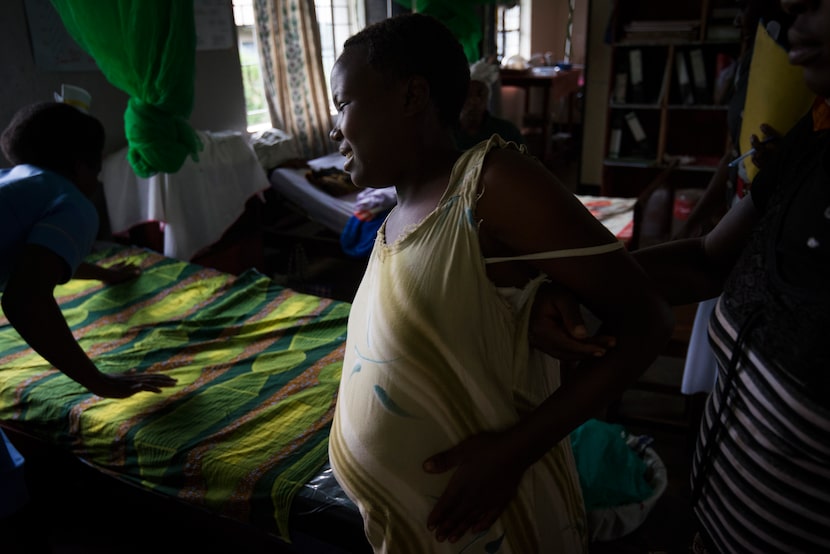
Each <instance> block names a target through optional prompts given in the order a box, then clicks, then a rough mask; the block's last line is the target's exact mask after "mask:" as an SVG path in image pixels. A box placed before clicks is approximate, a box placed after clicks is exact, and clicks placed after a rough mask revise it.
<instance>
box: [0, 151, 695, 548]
mask: <svg viewBox="0 0 830 554" xmlns="http://www.w3.org/2000/svg"><path fill="white" fill-rule="evenodd" d="M559 164H560V165H559V166H557V167H556V168H555V171H557V174H558V176H559V177H560V179H562V180H563V181H564V182H566V183H568V182H571V183H574V182H575V181H574V179H575V178H576V169H575V168H576V165H577V164H576V161H574V160H573V159H571V157H570V156H567V155H566V156H563V157H562V158H561V159H560V160H559ZM318 231H319V230H314V229H311V230H310V234H311V235H314V236H315V240H312V241H306V242H303V241H301V242H299V243H293V246H291V247H285V246H284V245H283V246H278V247H276V248H272V249H271V251H270V252H266V262H268V261H269V260H270V262H269V263H267V264H266V265H267V266H268V270H269V272H270V274H271V275H272V276H273V277H274V278H275V279H277V280H282V282H284V283H285V284H286V285H287V286H291V287H293V288H297V289H299V290H306V291H308V292H312V293H314V294H321V295H328V296H332V297H335V298H339V299H343V300H350V299H351V297H352V296H353V294H354V290H355V286H356V283H357V280H358V278H359V276H360V274H361V273H362V270H363V262H361V261H358V260H347V259H344V258H343V257H342V256H331V255H330V254H331V252H332V250H331V249H335V250H336V243H335V242H334V240H335V239H336V237H331V236H326V234H325V233H323V234H322V235H320V234H319V233H318ZM276 232H279V230H276ZM316 239H322V240H316ZM276 244H281V243H280V242H279V241H277V243H276ZM287 244H292V243H287ZM344 283H345V284H344ZM681 371H682V360H680V359H678V358H669V357H661V358H660V359H658V361H657V362H656V363H655V364H654V365H653V366H652V368H651V369H649V371H648V372H647V373H646V375H645V376H644V379H646V380H649V381H657V382H663V383H670V384H677V383H678V382H679V378H680V373H681ZM685 406H686V405H685V403H684V401H683V399H682V398H681V397H679V396H672V395H664V394H659V393H656V392H648V391H639V390H632V391H630V392H627V393H626V394H625V395H624V396H623V398H622V400H621V403H620V406H619V415H620V417H622V418H623V419H622V423H623V425H624V426H625V429H626V430H627V431H628V432H629V433H631V434H634V435H641V436H642V435H646V436H649V437H651V438H652V439H653V443H652V448H653V449H654V451H655V452H656V454H657V455H658V456H659V458H660V460H661V461H662V463H663V464H664V465H665V467H666V471H667V477H668V482H667V487H666V490H665V492H664V494H663V495H662V496H661V497H660V498H659V500H658V501H657V503H656V505H655V506H654V508H653V509H652V510H651V512H650V513H649V514H648V516H647V518H646V519H645V522H644V523H643V524H642V525H641V526H640V527H639V528H637V529H636V530H635V531H633V532H632V533H630V534H628V535H626V536H625V537H623V538H620V539H618V540H615V541H610V542H594V543H592V545H591V550H590V552H591V554H662V553H665V554H688V553H689V552H690V549H689V546H690V544H691V541H692V537H693V535H694V519H693V516H692V513H691V510H690V508H689V483H688V475H689V460H690V435H689V432H688V430H687V429H682V428H671V427H668V428H667V427H664V426H652V425H648V424H642V423H633V422H632V423H627V421H629V420H627V419H625V418H627V417H630V416H635V415H646V416H654V417H656V418H659V419H664V420H665V419H669V420H680V421H683V420H684V417H685V412H684V410H685ZM27 466H28V471H29V475H30V479H31V485H30V486H31V488H32V494H33V502H32V504H31V505H30V507H29V509H28V510H27V511H26V512H25V513H24V514H22V516H20V517H18V518H17V519H15V520H12V521H11V522H6V528H5V529H3V525H2V524H0V537H3V538H2V539H0V542H2V544H3V548H4V550H3V552H4V553H7V554H18V553H27V554H28V553H38V554H41V553H42V554H47V553H48V554H108V553H119V554H141V553H155V554H161V553H168V552H169V553H171V554H172V553H173V552H177V553H178V552H199V553H212V552H217V553H219V552H238V553H251V554H253V553H256V554H259V553H260V552H262V553H264V552H276V553H279V552H293V553H305V552H308V553H313V554H324V553H325V552H327V551H325V550H321V549H317V548H313V547H308V548H305V549H296V550H294V549H286V548H285V547H284V544H283V543H281V542H279V541H268V540H261V538H256V539H254V538H251V537H248V538H246V536H245V535H244V534H241V533H240V530H239V529H238V528H235V527H234V524H232V523H227V525H225V524H220V525H211V526H209V527H206V526H204V524H203V523H202V522H201V521H196V520H193V521H190V520H183V519H181V518H180V517H177V516H174V515H173V514H174V512H175V511H174V510H173V509H172V508H171V507H170V506H166V505H165V501H163V500H161V499H159V502H155V503H152V504H147V503H146V502H144V501H143V500H140V499H139V497H138V496H136V495H135V494H134V493H135V491H133V490H131V489H130V487H129V486H126V485H120V484H118V483H114V482H111V481H108V480H104V481H102V478H101V476H99V475H97V473H96V472H94V471H93V470H91V469H90V468H86V467H85V466H82V465H81V464H74V465H73V464H69V466H68V467H70V470H67V469H66V468H67V465H65V464H63V463H59V462H58V461H56V460H54V459H52V458H51V457H49V456H34V457H32V458H31V459H29V460H27ZM57 468H60V469H57ZM90 486H92V487H94V490H95V491H96V492H95V501H94V502H93V501H92V495H90V494H89V491H90V490H91V489H90V488H89V487H90ZM168 508H170V509H169V510H168ZM229 537H233V539H232V540H230V539H229ZM9 541H11V543H12V544H13V545H14V546H11V547H10V549H9Z"/></svg>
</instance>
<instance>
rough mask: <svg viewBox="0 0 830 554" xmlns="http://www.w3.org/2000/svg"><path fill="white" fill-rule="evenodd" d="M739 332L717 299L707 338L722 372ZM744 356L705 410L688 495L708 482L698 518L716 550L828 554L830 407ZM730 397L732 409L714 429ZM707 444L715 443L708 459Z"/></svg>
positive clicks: (722, 378) (754, 355)
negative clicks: (706, 453) (822, 404)
mask: <svg viewBox="0 0 830 554" xmlns="http://www.w3.org/2000/svg"><path fill="white" fill-rule="evenodd" d="M737 334H738V328H737V326H736V325H735V324H734V321H733V320H732V319H731V318H730V317H729V315H728V313H726V311H725V309H724V306H723V303H722V302H720V303H719V304H718V306H717V308H716V310H715V314H714V316H713V319H712V323H711V327H710V335H711V338H712V344H713V347H714V350H715V351H716V356H717V357H718V362H719V365H720V367H722V368H723V367H727V365H728V361H729V357H730V355H731V352H732V349H733V347H734V345H735V338H736V337H737ZM742 351H743V352H744V354H745V356H741V362H740V363H739V364H738V367H737V372H736V373H735V375H734V376H733V378H732V380H731V386H730V385H729V384H728V382H729V377H728V376H727V375H724V374H723V373H721V374H720V375H719V380H718V385H717V387H716V389H715V391H714V392H713V395H712V397H711V398H710V400H709V403H708V404H707V406H706V412H705V414H704V419H703V423H702V427H701V433H700V439H699V442H698V446H697V450H696V452H695V459H694V465H693V469H692V490H693V491H695V490H696V486H698V485H699V484H701V483H702V482H705V485H703V486H702V488H701V496H700V500H699V502H698V503H697V505H696V506H695V514H696V515H697V517H698V519H699V520H700V523H701V526H702V527H703V529H704V530H705V531H706V534H707V535H708V537H709V539H710V542H711V544H712V545H713V546H714V547H715V548H716V550H717V551H719V552H759V553H769V552H785V551H786V552H788V553H796V552H804V553H807V552H811V553H812V552H828V551H830V411H828V410H827V409H826V407H823V406H819V405H816V404H814V403H811V402H810V401H809V400H807V399H806V398H804V397H803V394H802V393H801V392H800V391H799V386H798V384H797V383H795V382H793V381H792V380H791V379H790V378H789V377H788V376H787V375H786V374H784V373H782V372H780V371H777V370H776V369H775V367H774V366H771V364H769V363H768V362H767V361H765V360H764V359H762V358H761V357H760V356H759V355H758V354H757V353H755V352H747V349H746V348H744V349H742ZM727 388H728V389H731V391H729V392H728V394H726V395H725V393H724V391H725V389H727ZM725 396H728V398H729V399H728V400H727V406H728V407H727V409H725V410H723V413H722V414H721V416H722V417H721V424H720V425H714V422H715V421H716V420H717V419H718V418H717V414H718V412H719V410H720V409H721V406H722V404H723V403H724V397H725ZM718 429H720V431H718ZM713 433H717V435H716V436H715V435H713ZM713 437H714V440H713ZM710 442H711V443H712V444H715V445H716V446H715V447H714V448H713V451H712V452H710V453H709V455H706V456H705V455H704V452H705V451H706V449H707V446H709V444H710ZM704 459H709V460H711V461H710V462H707V463H704Z"/></svg>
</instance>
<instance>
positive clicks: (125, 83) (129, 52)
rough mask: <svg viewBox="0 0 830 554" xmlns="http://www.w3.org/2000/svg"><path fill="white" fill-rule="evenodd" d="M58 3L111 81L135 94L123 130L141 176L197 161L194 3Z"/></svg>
mask: <svg viewBox="0 0 830 554" xmlns="http://www.w3.org/2000/svg"><path fill="white" fill-rule="evenodd" d="M52 5H53V6H54V7H55V9H56V10H57V12H58V14H59V15H60V17H61V19H62V20H63V24H64V26H65V27H66V29H67V30H68V31H69V34H70V35H71V36H72V38H73V39H74V40H75V41H76V42H77V43H78V45H79V46H80V47H81V48H83V49H84V50H85V51H86V52H87V53H88V54H89V55H90V56H92V57H93V58H94V59H95V61H96V63H97V64H98V67H99V68H100V69H101V71H102V72H103V74H104V76H105V77H106V78H107V80H108V81H109V82H110V83H112V84H113V85H115V86H116V87H118V88H119V89H121V90H123V91H124V92H126V93H127V94H128V95H129V96H130V99H129V103H128V105H127V109H126V111H125V112H124V130H125V134H126V137H127V142H128V144H129V150H128V154H127V157H128V160H129V162H130V165H132V167H133V169H134V170H135V173H136V175H139V176H140V177H149V176H151V175H153V174H155V173H157V172H164V173H175V172H176V171H178V170H179V168H181V166H182V164H183V163H184V162H185V160H186V159H187V157H188V156H191V157H192V158H193V160H198V152H199V151H200V150H201V149H202V144H201V142H200V141H199V138H198V136H197V135H196V132H195V131H194V130H193V128H192V127H191V126H190V124H189V122H188V118H189V117H190V113H191V111H192V110H193V91H194V82H195V75H196V27H195V19H194V12H193V2H189V1H182V0H175V1H172V2H171V1H170V0H106V1H100V0H52ZM93 100H94V99H93Z"/></svg>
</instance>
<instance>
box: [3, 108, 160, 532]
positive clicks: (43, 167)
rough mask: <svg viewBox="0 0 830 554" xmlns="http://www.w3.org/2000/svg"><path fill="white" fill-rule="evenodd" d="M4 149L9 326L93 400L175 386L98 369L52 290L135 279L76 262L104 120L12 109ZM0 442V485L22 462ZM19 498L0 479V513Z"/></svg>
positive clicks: (90, 227)
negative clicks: (74, 281)
mask: <svg viewBox="0 0 830 554" xmlns="http://www.w3.org/2000/svg"><path fill="white" fill-rule="evenodd" d="M0 146H2V150H3V154H4V155H5V157H6V158H7V159H8V160H9V161H10V162H11V163H12V164H14V167H12V168H10V169H0V292H1V293H2V306H3V313H4V315H5V316H6V318H7V319H8V321H9V323H10V324H11V325H12V326H13V327H14V328H15V329H16V330H17V332H18V333H19V334H20V336H21V337H22V338H23V339H24V340H25V341H26V342H27V343H28V344H29V346H31V347H32V349H33V350H35V351H36V352H37V353H38V354H40V355H41V356H43V357H44V358H45V359H46V360H47V361H48V362H49V363H51V364H52V365H53V366H54V367H55V368H56V369H58V370H60V371H61V372H63V373H64V374H65V375H66V376H67V377H69V378H70V379H73V380H74V381H77V382H78V383H80V384H81V385H83V386H84V387H86V388H87V389H89V390H90V391H91V392H92V393H94V394H97V395H98V396H104V397H109V398H126V397H128V396H132V395H133V394H136V393H138V392H141V391H150V392H161V390H162V387H169V386H172V385H174V384H175V382H176V381H175V379H173V378H172V377H169V376H167V375H160V374H145V375H138V374H132V373H127V374H121V375H111V374H106V373H102V372H101V371H99V370H98V368H97V367H96V366H95V363H94V362H93V361H92V360H90V359H89V357H88V356H87V355H86V353H85V352H84V351H83V350H82V349H81V347H80V346H79V345H78V343H77V341H76V340H75V337H74V336H73V335H72V331H71V330H70V328H69V326H68V325H67V323H66V320H65V319H64V317H63V314H62V313H61V310H60V307H59V306H58V304H57V303H56V302H55V298H54V289H55V287H56V286H57V285H58V284H61V283H65V282H67V281H68V280H69V279H71V278H81V279H99V280H102V281H105V282H107V283H110V284H114V283H120V282H123V281H126V280H128V279H133V278H135V277H137V276H138V275H139V271H138V268H135V267H132V266H129V265H124V266H121V265H119V266H114V267H111V268H104V267H98V266H93V265H90V264H86V263H84V262H83V261H82V260H83V258H84V257H85V256H86V255H87V254H89V252H90V250H91V248H92V245H93V242H94V240H95V237H96V235H97V233H98V215H97V212H96V210H95V207H94V206H93V204H92V203H91V202H90V201H89V199H88V198H87V197H88V196H90V195H92V193H93V192H94V191H95V187H96V186H97V185H98V173H99V171H100V170H101V157H102V152H103V148H104V128H103V126H102V125H101V123H100V122H99V121H98V120H97V119H95V118H93V117H91V116H89V115H86V114H84V113H82V112H81V111H79V110H78V109H76V108H74V107H72V106H70V105H68V104H62V103H57V102H45V103H39V104H33V105H30V106H26V107H24V108H22V109H21V110H19V111H18V112H17V113H16V114H15V116H14V117H13V119H12V121H11V123H10V124H9V126H8V127H7V128H6V129H5V130H4V131H3V134H2V137H0ZM0 371H14V368H0ZM0 439H2V440H0V481H2V478H3V477H9V478H19V477H20V475H19V472H13V471H12V468H13V467H19V464H20V461H21V459H20V457H19V455H17V453H16V452H15V451H14V449H13V447H12V446H11V443H10V442H9V441H8V438H7V437H6V435H5V434H4V433H3V432H2V430H0ZM7 485H8V486H7ZM12 487H14V488H12ZM12 490H17V491H19V492H18V494H17V495H16V496H15V498H8V497H5V493H7V492H9V491H12ZM22 501H25V491H24V489H23V488H22V487H20V486H19V483H17V484H10V483H5V482H0V517H5V516H7V515H9V514H10V513H12V512H14V511H15V509H16V508H19V507H20V503H21V502H22Z"/></svg>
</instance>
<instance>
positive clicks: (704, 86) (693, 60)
mask: <svg viewBox="0 0 830 554" xmlns="http://www.w3.org/2000/svg"><path fill="white" fill-rule="evenodd" d="M689 65H691V66H692V84H693V88H694V94H695V100H696V101H697V103H698V104H706V103H709V102H711V101H712V95H711V94H710V93H709V85H708V79H707V78H706V64H705V63H704V61H703V50H701V49H700V48H694V49H692V50H689Z"/></svg>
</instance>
